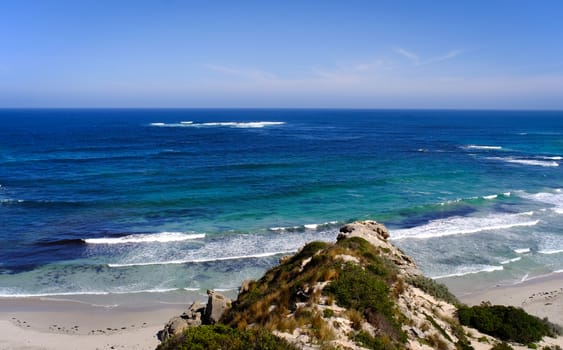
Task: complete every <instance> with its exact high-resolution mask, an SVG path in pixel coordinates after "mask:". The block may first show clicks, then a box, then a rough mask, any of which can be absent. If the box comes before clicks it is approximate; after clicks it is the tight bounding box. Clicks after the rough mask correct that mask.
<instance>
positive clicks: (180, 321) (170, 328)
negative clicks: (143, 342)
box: [158, 316, 189, 341]
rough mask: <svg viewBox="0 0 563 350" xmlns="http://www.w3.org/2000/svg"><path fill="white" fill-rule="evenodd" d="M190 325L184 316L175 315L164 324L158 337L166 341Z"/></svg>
mask: <svg viewBox="0 0 563 350" xmlns="http://www.w3.org/2000/svg"><path fill="white" fill-rule="evenodd" d="M188 327H189V326H188V321H187V320H186V319H184V318H182V316H174V317H172V318H171V319H170V321H168V323H167V324H166V325H165V326H164V329H163V330H161V331H160V332H158V339H160V340H161V341H164V340H166V339H168V338H172V337H173V336H175V335H177V334H180V333H182V332H183V331H184V329H186V328H188Z"/></svg>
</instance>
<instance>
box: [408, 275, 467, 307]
mask: <svg viewBox="0 0 563 350" xmlns="http://www.w3.org/2000/svg"><path fill="white" fill-rule="evenodd" d="M407 282H408V283H409V284H411V285H412V286H414V287H416V288H420V289H422V290H423V291H424V292H426V293H428V294H430V295H432V296H433V297H435V298H437V299H441V300H444V301H446V302H448V303H450V304H453V305H459V304H460V302H459V300H458V299H457V298H456V296H455V295H453V294H452V293H451V292H450V290H449V289H448V287H446V286H445V285H444V284H442V283H438V282H436V281H434V280H433V279H431V278H428V277H425V276H422V275H418V276H415V277H411V278H409V279H408V280H407Z"/></svg>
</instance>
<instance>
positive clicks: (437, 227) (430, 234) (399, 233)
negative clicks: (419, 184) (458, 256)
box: [391, 212, 540, 240]
mask: <svg viewBox="0 0 563 350" xmlns="http://www.w3.org/2000/svg"><path fill="white" fill-rule="evenodd" d="M532 215H533V212H525V213H519V214H493V215H488V216H485V217H461V216H454V217H449V218H445V219H438V220H431V221H429V222H428V223H427V224H425V225H421V226H416V227H413V228H408V229H399V230H393V231H391V239H393V240H400V239H407V238H417V239H421V238H435V237H442V236H451V235H461V234H470V233H477V232H482V231H493V230H502V229H508V228H512V227H523V226H534V225H537V224H538V223H539V222H540V221H539V220H530V219H529V217H530V216H532Z"/></svg>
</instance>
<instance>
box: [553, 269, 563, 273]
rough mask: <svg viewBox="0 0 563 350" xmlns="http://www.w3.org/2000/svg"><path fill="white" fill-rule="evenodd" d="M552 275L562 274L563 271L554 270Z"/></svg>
mask: <svg viewBox="0 0 563 350" xmlns="http://www.w3.org/2000/svg"><path fill="white" fill-rule="evenodd" d="M553 273H563V270H555V271H553Z"/></svg>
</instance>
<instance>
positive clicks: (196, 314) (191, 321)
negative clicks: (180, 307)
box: [180, 301, 205, 326]
mask: <svg viewBox="0 0 563 350" xmlns="http://www.w3.org/2000/svg"><path fill="white" fill-rule="evenodd" d="M203 315H205V306H203V305H202V304H201V303H200V302H199V301H195V302H193V303H192V305H190V307H189V308H188V309H187V310H186V311H184V313H183V314H182V315H181V316H180V317H181V318H183V319H185V320H186V321H187V322H188V325H189V326H199V325H201V324H202V320H201V319H202V316H203Z"/></svg>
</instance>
